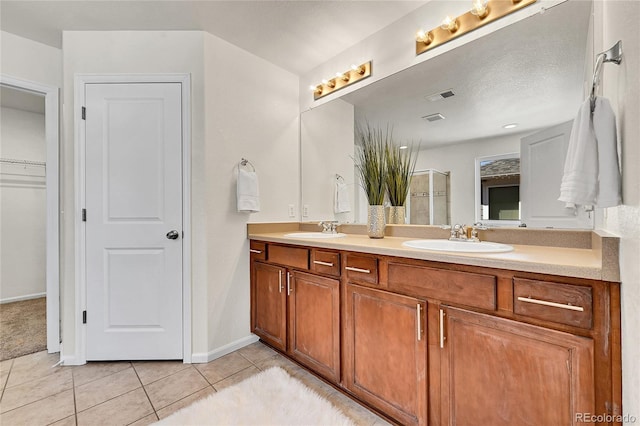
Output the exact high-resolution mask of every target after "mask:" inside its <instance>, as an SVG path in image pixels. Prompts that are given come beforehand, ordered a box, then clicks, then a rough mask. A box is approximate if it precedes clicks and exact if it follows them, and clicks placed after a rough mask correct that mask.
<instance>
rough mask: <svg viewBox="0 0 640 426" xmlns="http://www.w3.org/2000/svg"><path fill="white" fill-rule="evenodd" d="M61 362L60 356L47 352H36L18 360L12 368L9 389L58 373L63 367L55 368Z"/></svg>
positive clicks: (8, 382)
mask: <svg viewBox="0 0 640 426" xmlns="http://www.w3.org/2000/svg"><path fill="white" fill-rule="evenodd" d="M59 361H60V354H57V353H56V354H48V353H47V351H42V352H36V353H35V354H30V355H25V356H22V357H20V358H16V359H15V360H14V361H13V366H12V367H11V374H10V375H9V380H8V381H7V387H8V388H9V387H11V386H16V385H19V384H22V383H25V382H28V381H30V380H35V379H39V378H41V377H45V376H49V375H51V374H54V373H57V372H59V371H61V370H62V369H63V367H60V366H57V367H53V366H54V365H56V364H57V363H58V362H59Z"/></svg>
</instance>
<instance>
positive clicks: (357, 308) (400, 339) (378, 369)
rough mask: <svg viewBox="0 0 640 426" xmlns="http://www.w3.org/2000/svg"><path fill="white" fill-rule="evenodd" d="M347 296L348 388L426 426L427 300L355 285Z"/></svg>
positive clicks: (404, 420)
mask: <svg viewBox="0 0 640 426" xmlns="http://www.w3.org/2000/svg"><path fill="white" fill-rule="evenodd" d="M346 294H347V296H346V312H347V314H346V318H345V320H346V329H345V348H344V349H345V351H344V355H345V370H344V374H345V386H346V387H347V389H349V390H350V391H351V392H352V393H353V394H355V395H356V396H358V397H359V398H360V399H362V400H363V401H365V402H367V403H368V404H370V405H372V406H374V407H376V408H378V409H380V410H381V411H383V412H385V413H388V414H389V415H390V416H391V417H393V418H395V419H397V420H399V421H400V422H401V423H402V424H405V425H423V424H426V421H427V382H426V371H427V346H426V338H425V320H424V319H425V313H426V312H425V311H426V303H424V302H423V301H421V300H419V299H415V298H412V297H406V296H400V295H397V294H393V293H389V292H385V291H379V290H375V289H370V288H365V287H360V286H357V285H353V284H348V285H347V291H346Z"/></svg>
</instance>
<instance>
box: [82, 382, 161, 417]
mask: <svg viewBox="0 0 640 426" xmlns="http://www.w3.org/2000/svg"><path fill="white" fill-rule="evenodd" d="M149 414H153V407H151V403H150V402H149V399H148V398H147V395H146V394H145V393H144V390H143V389H142V388H140V389H136V390H134V391H131V392H128V393H125V394H124V395H120V396H118V397H116V398H113V399H110V400H109V401H107V402H104V403H102V404H99V405H96V406H93V407H91V408H89V409H88V410H85V411H82V412H79V413H78V425H79V426H83V425H88V426H96V425H104V424H108V425H110V426H116V425H128V424H130V423H133V422H136V421H138V420H140V419H142V418H144V417H146V416H148V415H149Z"/></svg>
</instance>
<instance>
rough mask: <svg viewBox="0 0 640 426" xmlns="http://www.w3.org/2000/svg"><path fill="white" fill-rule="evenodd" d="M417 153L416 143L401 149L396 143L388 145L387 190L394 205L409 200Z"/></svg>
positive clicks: (402, 203)
mask: <svg viewBox="0 0 640 426" xmlns="http://www.w3.org/2000/svg"><path fill="white" fill-rule="evenodd" d="M416 154H417V150H416V149H415V146H414V145H411V146H410V147H408V148H406V149H400V148H398V147H397V146H396V145H394V144H388V145H387V146H386V149H385V156H386V163H387V173H386V175H387V176H386V180H387V191H388V193H389V202H390V203H391V205H392V206H404V204H405V202H406V201H407V196H408V195H409V186H410V185H411V176H412V175H413V171H414V170H415V167H416V159H417V155H416Z"/></svg>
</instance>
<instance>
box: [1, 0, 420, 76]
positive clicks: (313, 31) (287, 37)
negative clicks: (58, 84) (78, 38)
mask: <svg viewBox="0 0 640 426" xmlns="http://www.w3.org/2000/svg"><path fill="white" fill-rule="evenodd" d="M425 3H426V1H347V0H344V1H297V0H280V1H241V0H236V1H211V0H205V1H203V0H201V1H155V0H152V1H149V0H147V1H126V0H114V1H94V0H83V1H56V0H48V1H24V0H19V1H16V0H13V1H7V0H2V3H1V7H2V14H1V15H2V16H1V21H0V27H1V28H2V29H3V30H4V31H8V32H10V33H14V34H17V35H19V36H22V37H25V38H29V39H32V40H36V41H39V42H41V43H44V44H48V45H51V46H55V47H60V46H61V40H62V36H61V32H62V31H63V30H203V31H207V32H209V33H211V34H214V35H216V36H218V37H220V38H222V39H224V40H227V41H228V42H230V43H232V44H235V45H236V46H239V47H241V48H243V49H245V50H247V51H249V52H252V53H253V54H255V55H257V56H259V57H262V58H263V59H266V60H267V61H270V62H272V63H274V64H276V65H279V66H280V67H282V68H285V69H288V70H289V71H291V72H293V73H294V74H298V75H301V74H303V73H305V72H307V71H309V70H311V69H313V68H315V67H316V66H318V65H320V64H322V63H323V62H326V61H327V60H328V59H330V58H331V57H333V56H335V55H336V54H338V53H340V52H341V51H343V50H345V49H346V48H347V47H350V46H352V45H354V44H356V43H357V42H359V41H361V40H363V39H364V38H366V37H368V36H369V35H371V34H373V33H375V32H377V31H379V30H380V29H381V28H383V27H385V26H387V25H388V24H390V23H392V22H393V21H395V20H397V19H399V18H401V17H402V16H404V15H406V14H407V13H409V12H411V11H413V10H414V9H416V8H418V7H420V6H421V5H423V4H425Z"/></svg>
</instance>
